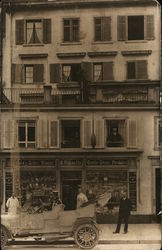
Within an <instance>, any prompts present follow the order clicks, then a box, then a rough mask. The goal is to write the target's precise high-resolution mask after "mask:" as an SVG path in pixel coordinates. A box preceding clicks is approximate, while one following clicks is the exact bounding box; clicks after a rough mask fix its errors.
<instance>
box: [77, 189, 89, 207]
mask: <svg viewBox="0 0 162 250" xmlns="http://www.w3.org/2000/svg"><path fill="white" fill-rule="evenodd" d="M87 201H88V199H87V196H86V195H85V194H84V193H83V191H82V189H81V188H79V189H78V195H77V208H80V207H81V206H82V205H83V204H84V203H85V202H87Z"/></svg>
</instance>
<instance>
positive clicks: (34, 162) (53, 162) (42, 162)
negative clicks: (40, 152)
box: [19, 160, 55, 166]
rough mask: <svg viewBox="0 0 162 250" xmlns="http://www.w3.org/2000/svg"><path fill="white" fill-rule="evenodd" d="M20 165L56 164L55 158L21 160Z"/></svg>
mask: <svg viewBox="0 0 162 250" xmlns="http://www.w3.org/2000/svg"><path fill="white" fill-rule="evenodd" d="M19 162H20V166H54V165H55V160H20V161H19Z"/></svg>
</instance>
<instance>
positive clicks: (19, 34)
mask: <svg viewBox="0 0 162 250" xmlns="http://www.w3.org/2000/svg"><path fill="white" fill-rule="evenodd" d="M23 43H24V20H16V44H17V45H19V44H23Z"/></svg>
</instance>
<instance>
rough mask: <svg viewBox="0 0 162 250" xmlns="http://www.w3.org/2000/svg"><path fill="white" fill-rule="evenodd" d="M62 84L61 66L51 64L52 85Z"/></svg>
mask: <svg viewBox="0 0 162 250" xmlns="http://www.w3.org/2000/svg"><path fill="white" fill-rule="evenodd" d="M60 82H61V65H60V64H50V83H60Z"/></svg>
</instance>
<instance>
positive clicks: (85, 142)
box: [82, 120, 92, 148]
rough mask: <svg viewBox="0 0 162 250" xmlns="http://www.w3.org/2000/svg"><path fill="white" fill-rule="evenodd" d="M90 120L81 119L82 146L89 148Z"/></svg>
mask: <svg viewBox="0 0 162 250" xmlns="http://www.w3.org/2000/svg"><path fill="white" fill-rule="evenodd" d="M91 135H92V120H84V121H83V139H82V142H83V147H84V148H91V147H92V145H91Z"/></svg>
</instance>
